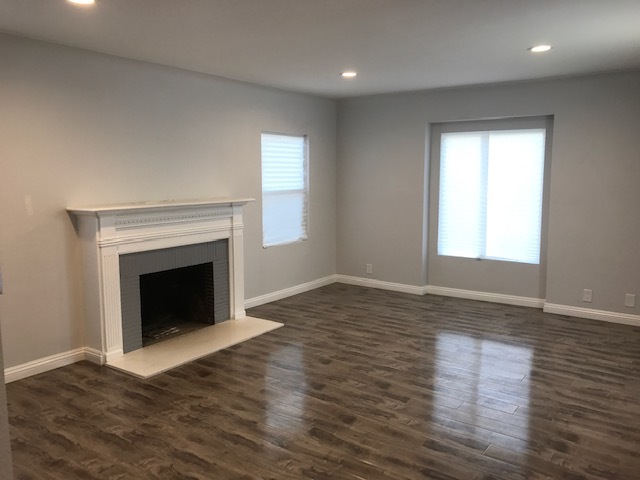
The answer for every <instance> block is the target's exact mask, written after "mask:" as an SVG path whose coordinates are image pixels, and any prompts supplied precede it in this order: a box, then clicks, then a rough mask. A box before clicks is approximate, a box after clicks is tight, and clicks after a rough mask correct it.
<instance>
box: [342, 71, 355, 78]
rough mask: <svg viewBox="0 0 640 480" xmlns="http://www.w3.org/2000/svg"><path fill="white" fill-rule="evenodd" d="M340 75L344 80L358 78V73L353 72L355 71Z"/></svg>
mask: <svg viewBox="0 0 640 480" xmlns="http://www.w3.org/2000/svg"><path fill="white" fill-rule="evenodd" d="M340 75H341V76H342V78H353V77H356V76H358V72H353V71H351V72H342V73H341V74H340Z"/></svg>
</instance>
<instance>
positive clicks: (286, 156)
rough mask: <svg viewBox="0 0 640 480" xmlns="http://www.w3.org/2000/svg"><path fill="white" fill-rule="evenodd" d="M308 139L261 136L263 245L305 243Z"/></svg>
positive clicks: (298, 136)
mask: <svg viewBox="0 0 640 480" xmlns="http://www.w3.org/2000/svg"><path fill="white" fill-rule="evenodd" d="M307 163H308V162H307V139H306V137H305V136H302V135H277V134H272V133H263V134H262V244H263V246H265V247H271V246H274V245H283V244H286V243H293V242H297V241H300V240H306V239H307V196H308V190H309V189H308V180H307V177H308V175H307Z"/></svg>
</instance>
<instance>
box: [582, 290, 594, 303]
mask: <svg viewBox="0 0 640 480" xmlns="http://www.w3.org/2000/svg"><path fill="white" fill-rule="evenodd" d="M592 297H593V290H591V289H589V288H585V289H584V290H582V301H583V302H591V298H592Z"/></svg>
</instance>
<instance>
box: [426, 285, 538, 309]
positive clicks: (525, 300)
mask: <svg viewBox="0 0 640 480" xmlns="http://www.w3.org/2000/svg"><path fill="white" fill-rule="evenodd" d="M426 290H427V293H429V294H431V295H444V296H447V297H456V298H467V299H470V300H480V301H482V302H493V303H503V304H506V305H518V306H521V307H533V308H542V307H543V306H544V304H545V303H544V299H543V298H532V297H518V296H516V295H503V294H501V293H487V292H476V291H474V290H461V289H459V288H449V287H436V286H434V285H427V288H426Z"/></svg>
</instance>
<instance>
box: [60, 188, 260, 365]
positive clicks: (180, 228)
mask: <svg viewBox="0 0 640 480" xmlns="http://www.w3.org/2000/svg"><path fill="white" fill-rule="evenodd" d="M252 200H253V199H250V198H237V199H236V198H214V199H202V200H189V201H173V200H172V201H163V202H143V203H130V204H118V205H103V206H92V207H78V208H76V207H69V208H67V210H68V212H69V213H71V214H72V215H73V216H74V217H75V218H76V219H77V224H76V227H77V231H78V236H79V238H80V241H81V244H82V252H83V267H84V288H85V292H84V295H85V344H86V347H87V348H88V349H91V350H93V351H94V352H96V353H95V355H93V357H95V359H96V360H97V361H99V363H102V364H104V363H106V364H107V365H108V364H109V363H110V362H112V361H114V360H117V359H118V358H120V357H122V356H123V354H124V343H123V317H122V297H121V262H120V260H121V257H122V256H123V255H128V254H135V253H140V252H154V251H161V250H164V249H172V248H177V247H183V246H196V245H206V244H213V243H215V242H218V241H220V240H226V242H225V243H224V244H225V247H226V248H227V250H228V255H227V257H228V307H225V308H228V310H229V312H228V313H229V315H228V317H229V318H230V319H232V320H233V319H241V318H244V317H245V316H246V313H245V310H244V259H243V218H242V208H243V206H244V205H246V204H247V203H248V202H250V201H252Z"/></svg>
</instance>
